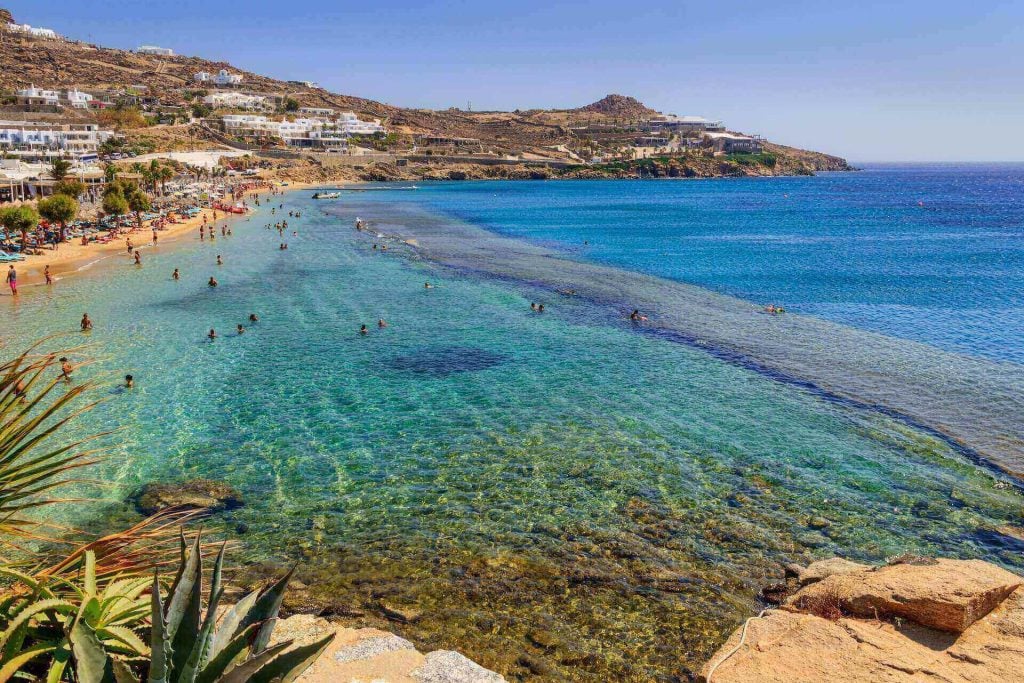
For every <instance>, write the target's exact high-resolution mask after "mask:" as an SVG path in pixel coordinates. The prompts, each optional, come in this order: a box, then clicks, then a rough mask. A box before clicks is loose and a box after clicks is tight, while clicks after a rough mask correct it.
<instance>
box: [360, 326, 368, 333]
mask: <svg viewBox="0 0 1024 683" xmlns="http://www.w3.org/2000/svg"><path fill="white" fill-rule="evenodd" d="M359 334H369V330H367V329H366V325H363V326H361V327H360V328H359Z"/></svg>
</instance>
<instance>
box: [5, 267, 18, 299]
mask: <svg viewBox="0 0 1024 683" xmlns="http://www.w3.org/2000/svg"><path fill="white" fill-rule="evenodd" d="M7 286H9V287H10V288H11V295H12V296H18V271H16V270H15V269H14V266H11V267H9V268H8V269H7Z"/></svg>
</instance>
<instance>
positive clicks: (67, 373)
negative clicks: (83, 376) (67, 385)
mask: <svg viewBox="0 0 1024 683" xmlns="http://www.w3.org/2000/svg"><path fill="white" fill-rule="evenodd" d="M74 371H75V368H74V366H73V365H71V361H69V360H68V358H67V356H61V359H60V376H61V377H63V378H64V380H65V381H67V382H70V381H71V373H72V372H74Z"/></svg>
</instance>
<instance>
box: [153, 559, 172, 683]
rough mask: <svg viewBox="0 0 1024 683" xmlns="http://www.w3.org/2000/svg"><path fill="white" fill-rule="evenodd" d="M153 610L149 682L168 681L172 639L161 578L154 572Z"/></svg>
mask: <svg viewBox="0 0 1024 683" xmlns="http://www.w3.org/2000/svg"><path fill="white" fill-rule="evenodd" d="M150 600H151V601H152V610H151V614H150V617H151V619H152V621H153V628H152V630H151V631H150V640H149V649H150V664H149V683H166V681H167V678H168V671H167V665H168V663H169V662H170V661H171V639H170V637H169V636H168V635H167V621H166V620H165V619H164V605H163V600H162V599H161V598H160V579H159V577H158V576H157V574H156V572H154V573H153V592H152V593H151V595H150Z"/></svg>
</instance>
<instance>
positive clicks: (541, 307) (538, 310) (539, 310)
mask: <svg viewBox="0 0 1024 683" xmlns="http://www.w3.org/2000/svg"><path fill="white" fill-rule="evenodd" d="M537 312H538V313H543V312H544V304H537Z"/></svg>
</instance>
